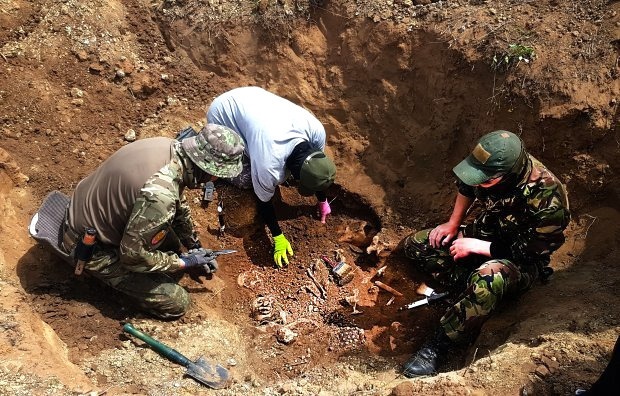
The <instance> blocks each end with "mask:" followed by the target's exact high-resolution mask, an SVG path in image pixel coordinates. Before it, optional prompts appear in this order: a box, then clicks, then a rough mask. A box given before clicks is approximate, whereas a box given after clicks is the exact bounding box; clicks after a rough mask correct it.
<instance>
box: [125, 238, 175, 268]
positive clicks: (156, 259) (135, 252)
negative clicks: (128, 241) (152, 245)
mask: <svg viewBox="0 0 620 396" xmlns="http://www.w3.org/2000/svg"><path fill="white" fill-rule="evenodd" d="M120 254H121V259H122V261H123V264H124V265H125V267H126V268H127V269H128V270H129V271H131V272H175V271H178V270H180V269H182V268H183V262H182V261H181V259H180V258H179V256H178V255H177V254H175V253H165V252H161V251H159V250H155V251H152V252H149V251H147V250H146V249H143V248H139V249H135V248H128V247H127V246H125V245H123V244H121V247H120Z"/></svg>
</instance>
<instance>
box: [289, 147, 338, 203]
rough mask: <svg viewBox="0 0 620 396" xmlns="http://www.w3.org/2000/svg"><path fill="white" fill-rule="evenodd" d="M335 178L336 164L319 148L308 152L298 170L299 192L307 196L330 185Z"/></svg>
mask: <svg viewBox="0 0 620 396" xmlns="http://www.w3.org/2000/svg"><path fill="white" fill-rule="evenodd" d="M335 178H336V165H334V163H333V162H332V160H331V159H329V158H327V156H325V154H324V153H323V152H322V151H321V150H317V151H315V152H313V153H312V154H310V155H309V156H308V157H306V159H305V160H304V163H303V164H302V165H301V171H300V172H299V188H298V190H299V193H300V194H301V195H305V196H309V195H312V194H314V193H316V192H317V191H323V190H325V189H326V188H327V187H329V186H331V185H332V183H333V182H334V179H335Z"/></svg>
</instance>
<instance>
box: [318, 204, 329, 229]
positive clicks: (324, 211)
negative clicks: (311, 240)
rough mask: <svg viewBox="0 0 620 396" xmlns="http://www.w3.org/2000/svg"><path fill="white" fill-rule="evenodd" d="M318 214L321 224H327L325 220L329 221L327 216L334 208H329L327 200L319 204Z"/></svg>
mask: <svg viewBox="0 0 620 396" xmlns="http://www.w3.org/2000/svg"><path fill="white" fill-rule="evenodd" d="M317 213H318V215H319V218H320V219H321V223H323V224H325V219H327V215H330V214H331V213H332V208H331V206H329V202H327V200H325V201H323V202H319V203H318V204H317Z"/></svg>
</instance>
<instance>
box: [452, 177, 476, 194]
mask: <svg viewBox="0 0 620 396" xmlns="http://www.w3.org/2000/svg"><path fill="white" fill-rule="evenodd" d="M455 183H456V187H457V188H458V189H459V193H460V194H461V195H464V196H466V197H467V198H476V193H475V192H474V187H472V186H468V185H467V184H465V183H463V182H462V181H461V180H460V179H458V178H457V179H456V182H455Z"/></svg>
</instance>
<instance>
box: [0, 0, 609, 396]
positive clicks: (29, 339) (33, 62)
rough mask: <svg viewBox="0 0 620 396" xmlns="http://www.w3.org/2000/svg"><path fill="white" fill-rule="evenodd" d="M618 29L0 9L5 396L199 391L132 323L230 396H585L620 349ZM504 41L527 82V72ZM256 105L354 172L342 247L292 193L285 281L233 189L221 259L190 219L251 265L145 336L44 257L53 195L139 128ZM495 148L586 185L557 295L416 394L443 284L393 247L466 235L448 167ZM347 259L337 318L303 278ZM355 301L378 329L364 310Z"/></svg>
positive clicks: (604, 15)
mask: <svg viewBox="0 0 620 396" xmlns="http://www.w3.org/2000/svg"><path fill="white" fill-rule="evenodd" d="M619 12H620V3H619V2H617V1H602V0H584V1H580V2H569V1H561V0H540V1H536V2H532V1H527V2H524V1H506V0H500V1H495V2H488V1H482V0H476V1H474V0H471V1H464V0H457V1H442V2H431V1H430V0H414V1H411V0H395V1H391V0H390V1H387V0H386V1H383V0H381V1H365V0H359V1H352V0H348V1H347V0H341V1H329V0H328V1H319V0H317V1H310V2H308V1H301V0H298V1H292V0H278V1H266V0H260V1H254V2H243V1H225V0H208V1H207V0H200V1H199V0H185V1H172V0H170V1H163V2H162V1H157V0H155V1H144V0H127V1H123V2H120V1H105V2H104V1H98V0H87V1H80V2H78V1H75V0H63V1H61V2H58V1H51V0H43V1H37V2H35V1H26V0H0V25H1V26H2V29H0V58H1V59H0V65H1V67H0V118H1V120H2V123H1V126H0V210H1V212H0V213H1V214H2V216H1V217H0V219H1V220H0V231H1V233H0V235H1V239H0V293H1V296H2V298H1V299H0V353H1V355H2V357H3V359H2V363H0V394H23V395H26V394H27V395H30V394H76V393H87V392H89V391H90V392H95V393H93V394H96V393H97V392H103V391H107V394H153V395H159V394H197V393H200V392H205V391H204V390H203V389H204V388H200V387H199V386H198V385H196V384H195V383H194V382H193V381H192V380H191V379H188V378H184V377H183V372H184V370H183V369H182V368H180V367H179V366H176V365H174V364H173V363H170V362H168V361H166V360H165V359H163V358H160V357H159V356H157V355H156V354H155V353H154V352H153V351H151V350H149V349H148V348H145V347H144V345H143V344H141V343H140V342H133V341H130V340H129V339H128V338H126V337H125V336H123V335H122V334H121V324H122V323H124V322H125V321H131V322H132V323H134V324H135V325H136V326H137V327H139V328H141V329H143V330H145V331H148V332H150V333H151V334H152V335H154V336H155V337H157V338H158V339H161V340H162V341H164V342H166V343H168V344H170V345H172V346H173V347H174V348H176V349H177V350H179V351H181V352H183V353H185V354H187V355H188V356H189V357H191V358H196V357H198V356H200V355H204V356H205V357H207V358H208V359H209V360H212V361H215V362H220V363H222V364H224V365H226V366H227V367H228V368H229V369H230V371H231V373H232V376H233V381H232V384H231V386H230V387H229V388H228V389H227V390H223V391H220V392H219V393H222V394H231V395H232V394H256V395H258V394H260V395H271V394H290V395H293V394H321V395H330V394H338V395H341V394H366V395H375V394H376V395H385V394H390V393H392V394H396V395H409V394H418V393H426V394H445V395H449V394H452V395H460V394H463V395H466V394H476V395H484V394H511V395H516V394H528V395H532V394H542V395H556V394H557V395H566V394H571V393H572V392H573V391H574V390H575V389H576V388H577V387H579V386H586V387H587V386H588V384H590V383H592V382H593V381H594V380H595V379H596V378H597V377H598V375H599V374H600V372H601V371H602V370H603V368H604V367H605V364H606V362H607V361H608V359H609V355H610V351H611V348H612V346H613V343H614V341H615V340H616V338H617V337H618V334H619V333H620V331H619V329H620V327H619V316H618V310H617V308H616V307H617V306H618V303H619V302H620V301H619V300H620V299H619V298H618V293H617V291H616V290H617V288H618V286H619V284H620V282H619V281H620V276H619V270H618V266H617V265H615V264H616V263H617V262H618V260H620V250H619V249H618V243H619V242H620V226H619V225H618V224H619V221H620V212H619V207H618V203H617V202H618V195H619V194H620V190H619V189H618V185H620V183H619V181H620V180H619V179H618V171H619V169H618V163H619V159H620V155H619V153H620V140H619V136H618V118H619V117H618V114H619V113H618V107H619V106H618V99H619V96H620V83H619V80H618V77H619V73H620V69H619V65H618V59H619V56H620V15H619ZM510 45H516V47H512V48H520V49H522V50H526V52H525V53H524V54H526V60H529V59H531V60H530V61H529V62H526V61H525V60H523V59H522V60H521V61H519V60H518V58H517V57H511V53H510V52H508V51H509V48H510V47H509V46H510ZM528 47H531V48H532V49H533V50H534V53H535V55H532V54H531V53H530V52H527V48H528ZM506 56H508V58H506ZM494 58H495V59H496V61H495V62H494V61H493V59H494ZM506 59H507V61H506ZM498 62H500V64H499V65H498ZM243 85H259V86H262V87H265V88H267V89H269V90H271V91H273V92H276V93H278V94H280V95H282V96H284V97H286V98H289V99H291V100H293V101H295V102H297V103H299V104H301V105H303V106H305V107H307V108H308V109H310V110H311V111H312V112H314V113H315V114H316V115H317V117H318V118H319V119H320V120H321V121H322V122H323V123H324V125H325V126H326V129H327V131H328V151H329V153H330V154H331V155H332V156H333V157H334V158H335V160H336V163H337V165H338V180H337V185H335V186H334V187H333V189H332V191H329V194H328V195H329V196H330V197H335V201H334V202H333V204H332V207H333V209H334V215H333V216H332V217H331V218H330V219H329V221H328V224H327V225H325V226H324V225H321V224H320V222H318V221H317V219H316V218H315V217H314V213H313V211H314V208H313V202H312V201H311V200H305V199H303V198H301V197H299V196H298V195H297V194H296V193H295V189H294V188H293V187H287V186H284V187H282V188H281V189H280V192H281V194H280V196H279V197H278V201H279V202H278V204H277V208H278V209H277V210H278V211H279V216H280V218H281V219H282V222H281V224H282V226H283V229H284V230H285V232H286V234H287V236H288V237H289V239H291V241H292V242H293V246H294V248H295V259H294V260H293V262H292V263H291V265H290V266H289V267H288V268H286V269H283V270H276V269H275V268H273V266H272V264H271V258H270V252H269V246H270V241H269V238H268V236H267V234H266V233H265V231H264V230H263V228H262V227H261V226H260V224H259V223H258V222H257V221H256V219H255V211H254V209H253V205H252V198H251V196H250V194H249V193H248V192H245V191H238V190H235V189H233V188H231V187H229V186H225V185H219V186H218V199H222V200H223V201H224V202H225V205H226V218H227V222H228V230H229V232H228V233H227V234H226V235H225V236H224V237H223V238H219V239H218V237H217V233H216V231H215V228H216V226H217V216H216V213H215V204H211V205H210V206H208V207H204V208H203V207H201V206H200V204H199V202H200V200H199V195H198V193H196V192H193V193H191V194H190V197H191V199H192V202H193V203H194V204H193V206H194V213H195V217H196V221H197V225H198V228H199V230H200V231H201V233H202V234H201V238H202V240H203V243H205V244H207V245H209V246H212V247H215V248H232V249H237V250H238V251H239V253H237V254H235V255H231V256H226V257H222V259H221V260H220V264H221V270H220V271H219V272H218V273H217V275H216V276H214V277H213V278H211V279H203V280H202V282H200V283H199V282H196V281H194V280H192V279H189V278H184V279H183V280H182V281H181V282H182V284H183V285H184V286H185V287H186V288H187V289H188V290H189V291H190V293H191V294H192V299H193V306H192V309H191V311H190V312H189V313H188V314H187V315H186V316H185V317H184V318H182V319H181V320H179V321H176V322H159V321H156V320H153V319H151V318H147V317H144V316H142V315H141V314H139V313H138V312H136V311H135V310H134V309H133V308H132V307H130V306H127V305H126V304H125V303H124V302H123V300H122V299H121V298H119V297H118V296H115V295H114V294H113V293H112V292H111V291H110V290H108V289H106V288H104V287H102V286H100V285H98V284H97V283H96V282H94V281H92V280H91V279H88V278H87V277H84V278H79V279H78V278H75V277H74V276H72V274H71V270H70V269H69V268H66V267H65V266H64V264H62V263H61V262H60V261H59V260H58V259H56V258H55V257H54V256H53V254H52V253H51V251H50V250H49V249H47V248H45V247H41V246H38V245H36V244H34V243H33V241H32V240H31V239H29V237H28V234H27V230H26V225H27V224H28V222H29V219H30V216H31V215H32V214H33V213H34V212H35V211H36V209H37V207H38V205H39V204H40V203H41V201H42V199H43V198H44V197H45V195H46V194H47V193H49V192H50V191H53V190H61V191H63V192H65V193H70V192H71V190H72V188H73V187H74V186H75V184H76V183H77V182H78V181H79V180H80V179H81V178H83V177H84V176H86V175H87V174H88V173H89V172H91V171H92V170H93V169H94V168H95V167H96V166H97V165H98V164H99V163H101V162H102V161H103V160H104V159H105V158H107V157H108V156H109V155H110V154H111V153H113V152H114V151H115V150H117V149H118V148H119V147H121V146H122V145H124V144H128V142H127V141H126V140H125V138H124V137H125V135H126V133H128V131H129V130H130V129H133V130H134V131H135V132H136V134H137V136H138V138H146V137H152V136H170V137H173V136H175V133H176V132H177V131H178V130H180V129H181V128H182V127H184V126H186V125H190V124H191V125H194V126H198V125H200V124H201V123H202V122H204V110H205V107H206V106H208V104H209V103H210V101H211V100H212V99H213V97H215V96H216V95H218V94H220V93H222V92H224V91H226V90H228V89H231V88H234V87H237V86H243ZM499 128H502V129H508V130H512V131H514V132H516V133H518V134H520V135H521V136H522V138H523V139H524V141H525V142H526V144H527V146H528V148H529V150H530V151H531V152H532V153H533V154H534V155H535V156H536V157H538V158H539V159H541V160H542V161H543V162H544V163H545V164H547V165H548V166H549V167H550V168H551V169H552V170H553V171H554V172H555V173H556V174H557V175H558V176H559V177H560V178H562V179H563V180H564V181H566V182H567V186H568V189H569V193H570V199H571V205H572V211H573V222H572V224H571V226H570V228H569V230H568V232H567V236H568V240H567V242H566V244H565V245H564V246H563V247H562V249H561V250H560V251H559V252H557V253H556V255H555V256H554V259H553V263H552V265H553V267H554V268H555V270H556V273H555V275H554V278H553V280H552V281H551V282H550V283H549V284H546V285H538V286H537V287H536V288H534V289H533V290H532V291H531V292H529V293H528V294H526V295H525V296H523V297H522V298H520V299H519V300H518V301H515V302H508V303H507V304H506V305H505V306H504V307H502V309H501V310H500V312H498V314H497V315H495V316H494V317H493V318H492V319H491V320H490V321H488V322H487V324H485V326H484V328H483V330H482V334H481V335H480V336H479V337H478V339H477V340H476V342H475V343H474V344H473V345H472V346H470V347H469V348H467V349H464V350H462V351H458V353H455V354H454V356H453V357H452V359H451V360H450V362H448V363H447V364H446V365H444V367H443V368H444V371H446V373H444V374H441V375H439V376H438V377H435V378H430V379H424V380H416V381H409V380H405V379H404V378H403V377H402V376H401V375H399V369H398V367H399V365H400V364H401V363H402V362H403V361H405V359H406V358H407V357H408V356H409V355H410V354H411V353H412V352H413V351H414V350H415V349H416V348H417V347H418V346H419V345H420V343H421V342H422V341H423V339H424V337H425V335H426V334H427V333H428V332H429V331H431V330H432V328H433V326H434V325H435V323H436V321H437V320H438V318H439V317H440V316H441V312H442V310H443V309H444V308H445V304H438V305H437V306H436V307H435V308H421V309H419V310H417V311H412V312H400V311H398V308H399V307H401V306H402V305H404V304H406V303H408V302H410V301H412V300H413V299H416V298H418V297H417V295H416V294H415V288H416V286H417V285H418V284H419V283H420V282H422V281H424V280H425V279H424V278H423V277H422V276H421V275H420V274H417V273H415V272H414V271H413V270H412V269H410V268H409V267H408V265H407V263H406V261H405V260H403V258H402V256H401V255H400V254H399V253H398V252H397V251H396V246H397V244H398V242H399V241H400V240H401V239H402V238H403V237H404V236H405V235H407V234H408V233H409V232H411V231H413V230H415V229H420V228H421V227H425V226H430V225H433V224H436V223H437V222H440V221H444V220H445V219H446V218H447V216H448V215H449V213H450V210H451V204H452V200H453V199H454V188H453V185H452V177H451V168H452V166H453V165H454V164H455V163H457V162H458V161H459V160H460V159H461V158H462V157H463V156H464V155H466V153H467V151H468V149H469V148H470V147H471V146H472V144H473V142H475V140H476V139H477V137H479V136H480V135H482V134H483V133H485V132H487V131H490V130H493V129H499ZM373 237H374V241H373ZM369 247H370V249H368V248H369ZM336 249H341V251H342V253H343V254H344V256H345V258H346V260H347V263H349V264H351V265H353V266H354V268H355V269H356V275H355V279H354V281H353V282H351V283H349V284H347V285H345V286H343V287H338V286H336V285H335V284H334V283H333V282H332V281H331V280H329V279H328V273H327V271H326V270H325V267H321V266H318V267H317V274H318V277H319V280H320V281H321V282H323V284H324V286H325V288H326V291H327V296H326V298H325V299H323V298H322V297H321V296H320V293H319V292H318V290H315V287H314V286H313V285H312V281H311V280H310V279H309V278H308V276H307V274H306V268H308V267H310V266H311V264H312V262H313V260H314V259H316V258H317V257H318V256H319V255H320V254H324V253H327V254H332V253H333V251H334V250H336ZM382 265H388V267H386V271H385V275H384V276H383V278H381V281H383V282H384V283H386V284H388V285H391V286H392V287H394V288H395V289H397V290H399V291H400V292H402V293H403V294H404V296H403V297H397V298H395V299H394V300H393V302H392V303H390V304H388V302H389V301H390V297H391V295H390V293H388V292H385V291H383V290H381V289H377V288H376V287H373V284H372V282H373V281H374V280H375V279H378V278H376V277H374V276H375V274H376V271H377V269H378V268H379V267H380V266H382ZM355 293H357V299H358V303H357V306H356V309H357V310H359V311H362V313H360V314H352V311H353V307H351V306H350V304H349V303H346V302H345V298H346V297H349V300H351V297H352V296H354V295H355ZM315 294H316V295H315ZM258 296H266V297H267V298H269V297H271V298H273V301H275V308H276V309H275V311H276V312H278V313H279V312H280V311H281V312H283V313H284V314H285V317H286V319H285V323H286V325H285V326H286V328H287V329H289V330H292V331H294V332H295V333H296V334H297V337H296V340H295V341H294V342H293V343H291V344H289V345H286V344H283V343H281V342H278V341H277V339H276V337H275V330H276V328H277V327H278V325H273V324H272V325H261V324H260V323H258V322H257V321H256V320H255V319H254V318H253V316H252V304H253V302H254V301H255V299H256V298H257V297H258ZM280 321H282V319H280Z"/></svg>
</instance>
